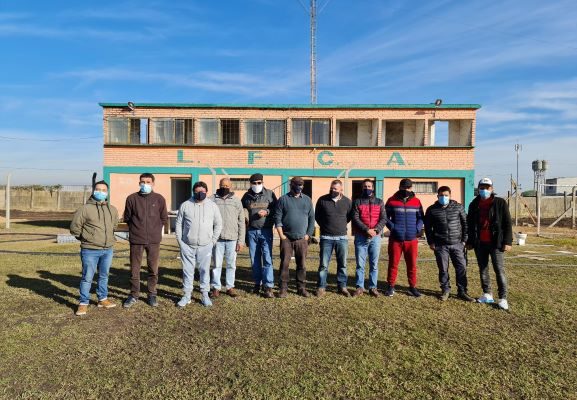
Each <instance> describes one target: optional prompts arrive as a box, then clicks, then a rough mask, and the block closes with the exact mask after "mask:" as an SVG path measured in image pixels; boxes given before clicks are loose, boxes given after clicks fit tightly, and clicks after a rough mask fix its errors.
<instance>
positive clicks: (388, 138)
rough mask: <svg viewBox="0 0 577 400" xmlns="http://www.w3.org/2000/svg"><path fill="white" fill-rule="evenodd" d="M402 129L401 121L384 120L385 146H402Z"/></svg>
mask: <svg viewBox="0 0 577 400" xmlns="http://www.w3.org/2000/svg"><path fill="white" fill-rule="evenodd" d="M403 130H404V123H403V121H386V122H385V146H402V145H403Z"/></svg>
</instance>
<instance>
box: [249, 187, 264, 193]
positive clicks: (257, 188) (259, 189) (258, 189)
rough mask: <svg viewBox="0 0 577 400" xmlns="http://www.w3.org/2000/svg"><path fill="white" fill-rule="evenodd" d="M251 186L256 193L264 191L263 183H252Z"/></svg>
mask: <svg viewBox="0 0 577 400" xmlns="http://www.w3.org/2000/svg"><path fill="white" fill-rule="evenodd" d="M250 188H251V190H252V191H253V192H255V193H260V192H262V185H250Z"/></svg>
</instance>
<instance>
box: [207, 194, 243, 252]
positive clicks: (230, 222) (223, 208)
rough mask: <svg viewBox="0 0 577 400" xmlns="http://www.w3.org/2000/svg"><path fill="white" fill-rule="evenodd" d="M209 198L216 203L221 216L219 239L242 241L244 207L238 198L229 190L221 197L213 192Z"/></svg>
mask: <svg viewBox="0 0 577 400" xmlns="http://www.w3.org/2000/svg"><path fill="white" fill-rule="evenodd" d="M210 199H211V200H212V201H214V203H215V204H216V205H217V207H218V210H219V211H220V215H221V216H222V231H221V232H220V237H219V239H223V240H236V241H237V243H239V244H240V243H244V240H245V238H244V235H245V228H246V226H245V223H244V208H243V207H242V203H241V202H240V200H239V198H238V197H235V196H234V192H231V193H229V194H227V195H226V196H223V197H221V196H219V195H218V194H215V195H213V196H211V197H210Z"/></svg>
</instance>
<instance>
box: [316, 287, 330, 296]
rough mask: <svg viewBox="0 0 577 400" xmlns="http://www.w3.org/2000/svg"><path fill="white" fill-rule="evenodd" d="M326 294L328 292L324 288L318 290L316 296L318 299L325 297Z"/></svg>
mask: <svg viewBox="0 0 577 400" xmlns="http://www.w3.org/2000/svg"><path fill="white" fill-rule="evenodd" d="M326 293H327V291H326V290H325V289H324V288H318V289H317V292H316V293H315V294H316V296H317V297H323V296H324V295H325V294H326Z"/></svg>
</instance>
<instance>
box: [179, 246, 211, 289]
mask: <svg viewBox="0 0 577 400" xmlns="http://www.w3.org/2000/svg"><path fill="white" fill-rule="evenodd" d="M211 256H212V243H210V244H207V245H206V246H201V247H192V246H189V245H188V244H186V243H180V259H181V260H182V286H183V287H184V296H186V297H191V296H192V289H193V283H194V269H195V267H196V266H197V265H198V272H199V275H200V291H201V293H208V291H209V290H210V258H211Z"/></svg>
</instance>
